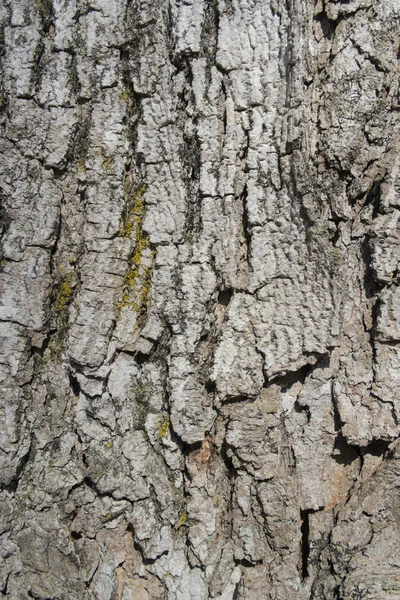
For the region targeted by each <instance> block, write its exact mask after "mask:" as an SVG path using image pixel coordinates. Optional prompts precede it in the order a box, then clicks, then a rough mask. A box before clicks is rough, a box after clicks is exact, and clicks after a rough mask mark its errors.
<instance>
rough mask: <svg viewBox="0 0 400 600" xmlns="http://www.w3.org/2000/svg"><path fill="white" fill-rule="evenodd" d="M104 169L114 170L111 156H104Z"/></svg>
mask: <svg viewBox="0 0 400 600" xmlns="http://www.w3.org/2000/svg"><path fill="white" fill-rule="evenodd" d="M102 167H103V169H104V171H112V168H113V161H112V158H110V157H109V156H105V155H103V163H102Z"/></svg>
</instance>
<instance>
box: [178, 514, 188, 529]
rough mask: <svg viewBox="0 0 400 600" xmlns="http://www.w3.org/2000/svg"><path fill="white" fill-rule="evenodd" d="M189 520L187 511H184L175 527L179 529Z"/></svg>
mask: <svg viewBox="0 0 400 600" xmlns="http://www.w3.org/2000/svg"><path fill="white" fill-rule="evenodd" d="M187 520H188V517H187V514H186V513H185V512H184V513H182V514H181V516H180V517H179V519H178V520H177V522H176V523H175V529H179V527H182V525H186V523H187Z"/></svg>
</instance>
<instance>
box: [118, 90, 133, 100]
mask: <svg viewBox="0 0 400 600" xmlns="http://www.w3.org/2000/svg"><path fill="white" fill-rule="evenodd" d="M119 97H120V98H121V100H122V102H126V103H128V102H129V100H130V98H131V93H130V91H129V90H127V89H126V88H125V89H123V90H122V92H121V93H120V95H119Z"/></svg>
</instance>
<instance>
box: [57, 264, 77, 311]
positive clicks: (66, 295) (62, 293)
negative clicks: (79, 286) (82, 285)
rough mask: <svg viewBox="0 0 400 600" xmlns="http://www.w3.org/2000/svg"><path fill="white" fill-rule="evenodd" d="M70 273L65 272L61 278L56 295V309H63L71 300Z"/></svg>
mask: <svg viewBox="0 0 400 600" xmlns="http://www.w3.org/2000/svg"><path fill="white" fill-rule="evenodd" d="M71 283H72V273H67V274H66V275H65V276H64V277H63V278H62V280H61V283H60V285H59V288H58V291H57V297H56V310H58V311H64V310H65V309H66V308H67V307H68V305H69V303H70V302H71V300H72V295H73V289H72V285H71Z"/></svg>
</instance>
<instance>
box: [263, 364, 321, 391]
mask: <svg viewBox="0 0 400 600" xmlns="http://www.w3.org/2000/svg"><path fill="white" fill-rule="evenodd" d="M327 361H328V362H327ZM328 363H329V357H325V356H324V357H322V359H321V360H319V361H317V362H316V363H315V364H310V363H308V364H306V365H304V366H303V367H300V369H297V371H289V372H286V373H284V374H281V373H277V374H276V375H275V376H272V377H270V378H269V379H266V381H265V382H264V386H263V387H264V388H268V387H270V386H271V385H279V386H281V388H282V393H284V392H287V391H288V390H290V388H291V387H293V385H295V384H296V383H301V384H304V382H305V380H306V379H307V377H309V376H310V375H311V373H312V372H313V371H314V370H315V369H316V368H318V367H321V368H325V367H327V366H329V365H328Z"/></svg>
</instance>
